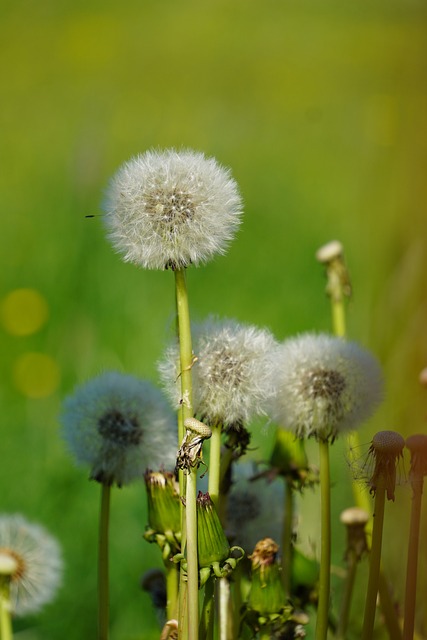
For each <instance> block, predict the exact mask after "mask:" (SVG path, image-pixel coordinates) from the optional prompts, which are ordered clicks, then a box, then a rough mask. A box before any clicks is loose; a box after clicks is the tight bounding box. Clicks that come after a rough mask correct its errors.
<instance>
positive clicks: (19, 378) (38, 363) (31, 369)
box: [13, 352, 60, 398]
mask: <svg viewBox="0 0 427 640" xmlns="http://www.w3.org/2000/svg"><path fill="white" fill-rule="evenodd" d="M13 379H14V382H15V385H16V387H17V388H18V389H19V391H20V392H21V393H23V394H24V395H25V396H27V397H29V398H45V397H46V396H49V395H50V394H51V393H53V392H54V391H55V390H56V389H57V387H58V384H59V379H60V372H59V367H58V365H57V363H56V362H55V360H54V359H53V358H52V357H51V356H49V355H47V354H45V353H35V352H30V353H24V354H23V355H21V356H20V357H19V358H17V360H16V361H15V364H14V367H13Z"/></svg>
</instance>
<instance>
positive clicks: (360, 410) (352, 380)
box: [273, 334, 383, 441]
mask: <svg viewBox="0 0 427 640" xmlns="http://www.w3.org/2000/svg"><path fill="white" fill-rule="evenodd" d="M274 377H275V380H276V385H277V394H276V397H275V401H274V408H273V415H274V418H275V420H277V421H278V422H279V423H280V424H281V425H283V426H284V427H286V428H287V429H290V430H292V431H293V432H294V433H295V434H296V435H297V436H298V437H300V438H305V437H310V436H314V437H315V438H316V439H318V440H329V439H331V440H332V441H333V440H334V439H335V438H336V436H337V435H338V433H339V432H341V431H348V430H352V429H355V428H356V427H357V426H358V425H359V424H361V423H362V422H363V421H364V420H366V419H367V418H368V417H369V416H370V415H371V414H372V413H373V411H374V409H375V408H376V407H377V405H378V404H379V403H380V401H381V399H382V387H383V385H382V375H381V370H380V366H379V364H378V362H377V361H376V359H375V358H374V357H373V356H372V355H371V354H370V353H369V352H368V351H366V350H364V349H362V348H361V347H359V346H358V345H357V344H355V343H353V342H346V341H345V340H343V339H341V338H335V337H332V336H328V335H322V334H320V335H315V334H305V335H301V336H299V337H296V338H293V339H290V340H286V341H285V342H284V343H282V345H280V346H279V348H278V349H277V351H276V361H275V376H274Z"/></svg>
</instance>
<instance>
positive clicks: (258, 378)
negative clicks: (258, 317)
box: [159, 318, 276, 427]
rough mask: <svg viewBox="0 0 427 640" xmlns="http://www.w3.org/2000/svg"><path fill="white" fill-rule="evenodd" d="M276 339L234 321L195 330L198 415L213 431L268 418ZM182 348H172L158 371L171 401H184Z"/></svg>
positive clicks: (211, 323)
mask: <svg viewBox="0 0 427 640" xmlns="http://www.w3.org/2000/svg"><path fill="white" fill-rule="evenodd" d="M275 346H276V342H275V340H274V337H273V336H272V334H271V333H270V332H269V331H267V330H265V329H259V328H257V327H253V326H248V325H243V324H239V323H238V322H236V321H234V320H215V319H213V318H210V319H208V320H207V321H206V322H204V323H202V324H200V325H196V326H195V327H194V330H193V351H194V353H195V356H196V358H197V360H196V361H195V363H194V365H193V368H192V373H193V406H194V412H195V414H196V415H198V416H199V417H200V418H201V419H202V420H203V422H205V423H206V424H208V425H218V424H220V425H223V426H225V427H238V426H240V425H243V424H246V423H248V422H249V421H250V420H251V419H252V418H254V417H255V416H257V415H265V413H266V403H267V401H268V399H269V398H271V396H272V395H273V391H274V385H273V382H272V380H271V375H270V371H271V366H270V365H271V357H272V354H273V352H274V347H275ZM177 363H178V347H177V346H176V345H172V346H171V347H169V348H168V349H167V351H166V354H165V357H164V360H163V361H162V362H161V363H160V365H159V370H160V375H161V378H162V381H163V383H164V386H165V389H166V391H167V393H168V394H169V396H170V397H171V399H172V401H173V402H174V403H175V404H177V403H179V401H180V386H179V379H177V376H178V373H179V372H178V371H177V366H178V364H177Z"/></svg>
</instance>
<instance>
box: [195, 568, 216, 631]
mask: <svg viewBox="0 0 427 640" xmlns="http://www.w3.org/2000/svg"><path fill="white" fill-rule="evenodd" d="M214 592H215V580H214V578H209V580H208V581H207V583H206V584H205V596H204V599H203V608H202V613H201V616H200V627H199V638H200V640H213V633H214V616H213V612H214V605H215V600H214Z"/></svg>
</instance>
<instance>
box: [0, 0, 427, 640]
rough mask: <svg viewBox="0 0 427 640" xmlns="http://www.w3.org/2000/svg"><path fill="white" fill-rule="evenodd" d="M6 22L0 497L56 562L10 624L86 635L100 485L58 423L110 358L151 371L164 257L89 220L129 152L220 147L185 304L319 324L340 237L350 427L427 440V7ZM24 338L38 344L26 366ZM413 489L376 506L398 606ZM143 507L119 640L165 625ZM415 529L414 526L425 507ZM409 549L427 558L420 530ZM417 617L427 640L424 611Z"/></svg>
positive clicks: (119, 513) (284, 329) (186, 4)
mask: <svg viewBox="0 0 427 640" xmlns="http://www.w3.org/2000/svg"><path fill="white" fill-rule="evenodd" d="M0 18H1V19H0V51H1V54H0V77H1V79H2V80H1V83H0V105H1V107H0V127H1V141H0V154H1V171H0V198H1V209H2V210H1V222H0V228H1V231H0V247H1V248H0V256H1V258H0V260H1V289H0V297H1V303H2V326H1V327H0V345H1V353H2V357H1V360H0V367H1V369H0V373H1V391H0V394H1V395H0V398H1V406H2V409H3V416H2V427H1V433H2V439H1V440H2V446H1V452H2V463H1V464H0V487H1V493H0V505H1V511H2V512H7V513H10V512H20V513H23V514H25V516H26V517H28V518H29V519H30V520H35V521H39V522H41V523H43V524H44V525H45V526H46V527H48V528H49V529H50V530H51V531H52V533H54V534H55V535H56V536H57V537H58V538H59V540H60V541H61V544H62V545H63V549H64V559H65V565H66V569H65V575H64V585H63V587H62V589H61V591H60V593H59V596H58V598H57V599H56V600H55V602H54V603H53V604H51V605H49V606H48V607H46V609H45V610H44V611H43V612H42V613H41V614H40V615H39V616H37V617H35V618H34V619H28V618H27V619H23V620H19V621H18V620H17V621H16V627H15V628H16V630H17V631H18V630H19V634H18V633H17V638H22V640H38V639H40V640H41V639H42V638H43V640H58V639H59V638H67V640H74V639H75V640H77V639H79V640H82V639H84V640H86V639H87V640H89V639H92V638H94V637H95V629H96V536H97V514H98V501H99V487H98V486H97V485H96V484H95V483H89V482H88V481H87V470H85V469H81V468H77V467H76V466H75V464H74V462H73V460H72V459H71V457H70V455H69V454H68V453H67V451H66V447H65V445H64V443H63V441H62V440H61V438H60V434H59V420H58V415H59V412H60V408H61V403H62V400H63V398H64V397H65V396H66V395H67V394H69V393H71V392H72V390H73V388H74V386H75V385H76V384H78V383H80V382H83V381H85V380H87V379H88V378H90V377H91V376H94V375H96V374H98V373H100V372H102V371H106V370H110V369H115V370H120V371H125V372H129V373H133V374H135V375H140V376H142V377H146V378H149V379H151V380H152V381H154V382H157V370H156V361H157V360H159V358H160V357H161V355H162V350H163V345H164V343H165V340H168V339H169V338H170V336H171V335H172V333H173V328H174V287H173V275H172V274H171V273H170V272H168V271H166V272H154V271H142V270H140V269H137V268H136V267H134V266H132V265H129V264H124V263H123V262H122V261H121V260H120V258H119V257H118V256H117V255H115V254H114V252H113V250H112V249H111V247H110V245H109V243H108V241H107V240H106V239H105V233H104V229H103V222H102V217H94V218H86V217H85V216H87V215H93V214H100V213H102V209H101V205H102V199H103V193H104V191H105V188H106V186H107V184H108V181H109V178H110V176H111V175H112V174H113V173H114V172H115V170H116V169H117V168H118V167H119V165H120V164H121V163H122V162H124V161H125V160H127V159H128V158H130V157H131V156H133V155H135V154H137V153H140V152H143V151H145V150H146V149H148V148H151V147H155V148H164V147H177V148H181V147H185V148H187V147H188V148H194V149H197V150H201V151H203V152H205V153H206V154H207V155H213V156H215V157H216V158H217V159H218V160H219V161H220V162H221V163H222V164H224V165H226V166H229V167H231V169H232V172H233V175H234V177H235V179H236V180H237V182H238V184H239V186H240V189H241V192H242V195H243V199H244V202H245V214H244V221H243V225H242V227H241V230H240V231H239V233H238V234H237V237H236V239H235V241H234V242H233V244H232V245H231V247H230V250H229V252H228V253H227V255H226V256H223V257H218V258H217V259H215V260H214V261H213V262H210V263H209V264H208V265H206V266H205V267H200V268H197V269H191V270H189V273H188V285H189V290H190V305H191V311H192V315H193V318H194V319H195V320H202V319H204V318H205V317H206V316H207V315H208V314H211V313H214V314H216V315H218V316H220V317H230V318H236V319H237V320H239V321H242V322H246V323H252V324H257V325H259V326H264V327H267V328H269V329H270V330H271V331H273V332H274V334H275V335H276V337H277V338H278V339H283V338H285V337H288V336H290V335H294V334H296V333H298V332H302V331H308V330H321V331H329V330H330V315H329V304H328V301H327V299H326V297H325V295H324V284H325V281H324V275H323V272H322V269H321V267H320V266H319V265H318V264H317V262H316V260H315V258H314V254H315V251H316V249H317V248H318V247H319V246H320V245H322V244H323V243H325V242H327V241H329V240H331V239H335V238H336V239H339V240H341V241H342V243H343V244H344V247H345V251H346V258H347V263H348V265H349V269H350V272H351V275H352V281H353V287H354V295H353V298H352V300H351V302H350V304H349V307H348V314H349V317H348V323H349V334H350V336H351V337H352V338H353V339H355V340H358V341H359V342H361V343H362V344H363V345H364V346H366V347H368V348H369V349H371V350H372V351H373V352H374V353H375V354H376V355H377V356H378V358H379V359H380V361H381V363H382V365H383V368H384V374H385V382H386V398H385V402H384V404H383V406H382V407H381V409H380V410H379V411H378V413H377V414H376V416H375V418H374V419H373V420H371V421H370V423H369V424H367V425H365V426H364V428H363V429H362V431H361V440H362V442H364V443H367V442H369V440H370V439H371V437H372V434H373V433H375V431H377V430H380V429H396V430H398V431H400V432H401V433H402V434H403V435H404V436H407V435H410V434H412V433H416V432H423V431H424V432H425V431H426V429H427V427H426V413H427V412H426V406H427V395H426V391H425V389H422V388H421V387H420V385H419V383H418V374H419V371H420V370H421V369H422V368H423V367H425V366H426V365H427V343H426V339H425V334H426V314H427V298H426V281H425V275H426V268H427V253H426V245H427V236H426V231H427V217H426V207H425V202H426V191H427V190H426V177H425V167H426V156H427V127H426V107H427V85H426V77H427V21H426V18H427V5H426V4H425V2H423V1H422V0H406V1H403V0H401V1H399V0H371V1H370V2H367V1H365V0H362V1H359V2H342V1H341V2H339V1H338V0H323V2H318V1H316V0H264V2H260V1H258V2H254V1H251V0H246V1H243V0H228V1H225V0H211V1H207V2H200V1H198V2H197V1H196V0H182V1H179V0H177V1H175V2H173V1H172V0H158V1H157V2H148V1H146V2H144V1H142V2H137V1H136V0H128V1H125V2H123V3H117V2H112V1H111V0H104V2H99V1H97V0H87V1H86V2H81V1H79V0H77V1H76V2H73V3H71V2H61V0H57V1H56V2H54V1H53V0H46V1H45V2H43V3H36V2H31V1H30V0H16V1H15V2H11V0H6V1H5V2H4V3H3V5H2V7H1V8H0ZM20 288H31V289H35V290H37V291H38V292H39V293H40V294H41V295H42V296H43V298H44V300H45V301H46V303H47V308H48V315H47V317H46V319H45V321H44V322H40V326H39V327H37V328H36V329H34V330H33V331H30V332H29V333H28V332H27V333H25V332H24V334H23V335H22V332H21V333H20V331H19V329H17V326H18V325H19V318H18V316H17V317H16V318H15V319H14V318H12V320H11V319H10V318H9V316H8V317H6V316H7V309H8V307H7V304H6V302H5V301H7V296H8V294H10V292H12V291H14V290H15V289H20ZM5 309H6V311H5ZM23 313H24V315H25V314H27V313H31V312H30V311H28V310H24V311H23ZM15 321H16V323H17V324H16V326H15V324H14V323H15ZM29 353H30V354H31V353H37V354H44V355H47V356H49V359H48V360H42V361H40V362H39V363H38V364H37V363H36V364H35V365H33V368H31V359H27V360H26V359H25V358H24V356H26V355H27V354H29ZM28 363H30V364H28ZM43 363H45V364H43ZM273 433H274V429H273V427H270V428H269V429H267V430H265V429H263V428H260V427H259V426H258V427H257V428H256V429H254V442H255V443H256V445H257V447H258V449H257V450H256V451H253V452H252V453H251V456H252V457H253V458H257V457H262V456H263V455H264V456H265V455H266V453H267V452H268V450H269V446H270V443H271V436H272V434H273ZM343 449H344V447H343V444H342V443H340V442H338V444H337V445H336V446H335V448H334V453H333V455H334V460H333V482H334V488H333V509H334V513H333V521H334V523H336V524H335V525H334V526H335V529H334V535H335V540H336V542H334V558H333V560H334V563H335V564H337V565H341V566H343V564H342V552H343V539H344V533H343V531H342V530H341V528H342V526H341V525H340V524H339V522H338V515H339V512H340V510H341V509H342V508H344V507H345V506H348V505H349V501H351V490H350V486H349V483H348V477H349V473H348V468H347V465H346V463H345V460H344V453H343ZM402 475H404V471H403V472H402ZM410 496H411V493H410V487H409V486H408V485H407V484H406V485H405V484H404V483H403V486H402V487H399V489H398V491H397V496H396V502H395V503H394V504H391V503H390V504H389V505H387V513H386V527H388V528H389V529H388V531H389V533H386V534H385V550H384V553H385V561H386V566H387V568H388V572H389V575H390V578H391V579H392V580H393V584H394V586H395V590H396V595H397V596H398V597H399V598H400V599H401V598H402V594H403V589H404V572H405V557H406V534H407V530H408V527H409V521H408V510H409V506H410ZM307 500H308V501H309V504H305V505H304V504H302V506H301V509H302V517H303V521H302V522H303V525H302V526H303V527H305V529H303V531H304V532H305V533H304V534H305V535H308V532H310V533H311V532H313V536H314V535H315V534H316V526H317V525H316V522H317V520H318V515H316V513H315V510H316V508H317V497H316V496H308V497H307ZM145 508H146V506H145V495H144V489H143V486H142V485H141V484H134V485H132V486H131V487H129V488H124V489H122V490H116V491H114V492H113V504H112V523H111V541H112V547H111V562H112V567H111V597H112V613H111V619H112V629H111V638H112V640H155V639H156V638H158V635H159V632H158V629H157V626H156V624H157V623H156V618H155V615H154V613H153V612H152V611H151V605H150V602H149V598H148V596H147V594H145V593H143V592H141V591H140V589H139V584H138V583H139V578H140V575H141V574H142V573H143V572H144V571H145V570H146V569H148V568H149V567H151V566H153V565H160V558H159V553H158V550H157V549H155V548H154V546H150V545H148V544H147V543H146V542H145V541H144V540H142V532H143V530H144V527H145V516H144V514H145ZM313 510H314V512H313ZM304 514H305V515H304ZM310 514H311V516H310ZM424 516H427V513H424ZM422 526H423V527H424V529H423V535H424V540H425V539H426V537H427V535H426V534H427V528H426V527H427V520H426V518H424V521H423V524H422ZM396 532H397V533H396ZM423 554H424V556H423V558H424V559H423V562H424V565H423V566H424V567H425V566H426V562H427V549H426V547H425V545H424V549H423ZM364 588H365V587H364V584H360V585H359V599H358V605H359V606H360V607H363V594H364ZM420 593H423V595H424V598H425V596H426V594H427V575H426V573H425V571H424V573H423V572H422V571H421V572H420ZM333 599H334V602H335V603H336V602H339V588H337V589H336V590H335V592H334V593H333ZM361 615H362V613H361V610H360V609H359V610H357V609H356V610H355V613H354V619H355V621H356V625H357V621H358V620H359V623H360V617H361ZM418 623H419V627H420V629H421V631H422V633H423V634H424V636H423V637H425V636H426V635H427V613H426V611H425V607H424V608H423V610H422V611H420V615H419V620H418ZM351 637H352V638H353V637H354V638H355V639H356V638H357V635H355V636H351ZM382 637H383V634H381V632H380V631H379V632H378V638H382Z"/></svg>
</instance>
